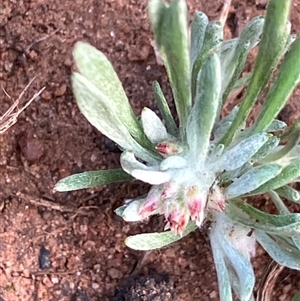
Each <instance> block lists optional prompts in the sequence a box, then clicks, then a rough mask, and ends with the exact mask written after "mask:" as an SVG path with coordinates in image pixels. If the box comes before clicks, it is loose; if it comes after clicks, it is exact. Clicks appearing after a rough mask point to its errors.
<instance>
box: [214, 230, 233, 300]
mask: <svg viewBox="0 0 300 301" xmlns="http://www.w3.org/2000/svg"><path fill="white" fill-rule="evenodd" d="M209 237H210V244H211V249H212V253H213V258H214V263H215V267H216V271H217V277H218V286H219V295H220V301H232V300H233V299H232V292H231V285H230V279H229V274H228V270H227V267H226V264H225V260H224V255H223V252H222V248H221V246H220V244H219V239H218V235H216V233H215V231H214V228H213V229H212V230H211V233H210V235H209Z"/></svg>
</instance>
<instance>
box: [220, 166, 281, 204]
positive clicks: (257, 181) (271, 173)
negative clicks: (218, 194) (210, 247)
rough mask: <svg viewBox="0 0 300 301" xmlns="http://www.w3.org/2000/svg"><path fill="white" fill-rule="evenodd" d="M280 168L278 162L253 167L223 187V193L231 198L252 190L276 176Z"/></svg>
mask: <svg viewBox="0 0 300 301" xmlns="http://www.w3.org/2000/svg"><path fill="white" fill-rule="evenodd" d="M281 170H282V167H281V166H280V165H278V164H267V165H262V166H257V167H254V168H252V169H250V170H249V171H248V172H246V173H244V174H243V175H242V176H240V177H239V178H238V179H236V180H235V181H234V182H233V183H232V184H231V185H230V186H229V187H228V188H226V189H225V191H224V194H225V196H226V198H228V199H232V198H235V197H237V196H241V195H243V194H245V193H248V192H250V191H253V190H254V189H256V188H258V187H259V186H261V185H262V184H264V183H266V182H267V181H269V180H270V179H272V178H274V177H275V176H277V175H278V174H279V173H280V172H281Z"/></svg>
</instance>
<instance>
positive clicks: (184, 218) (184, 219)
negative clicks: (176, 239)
mask: <svg viewBox="0 0 300 301" xmlns="http://www.w3.org/2000/svg"><path fill="white" fill-rule="evenodd" d="M166 219H167V221H168V225H167V226H169V227H170V228H171V231H172V232H173V233H174V234H175V235H178V234H179V235H182V232H183V230H184V229H185V227H186V226H187V224H188V222H189V214H188V212H187V210H184V209H183V210H182V209H180V208H178V209H174V210H171V211H170V212H169V213H168V214H167V216H166Z"/></svg>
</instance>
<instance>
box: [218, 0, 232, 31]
mask: <svg viewBox="0 0 300 301" xmlns="http://www.w3.org/2000/svg"><path fill="white" fill-rule="evenodd" d="M230 5H231V0H225V1H224V4H223V8H222V11H221V14H220V18H219V20H220V22H221V24H222V26H223V27H224V26H225V23H226V20H227V17H228V14H229V9H230Z"/></svg>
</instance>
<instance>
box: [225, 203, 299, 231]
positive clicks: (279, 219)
mask: <svg viewBox="0 0 300 301" xmlns="http://www.w3.org/2000/svg"><path fill="white" fill-rule="evenodd" d="M235 205H237V206H238V207H236V206H235ZM227 207H228V208H226V211H227V214H228V216H229V217H230V218H232V219H233V220H235V221H237V222H239V223H241V224H243V225H245V226H248V227H251V228H253V229H258V230H261V231H264V232H266V233H271V234H276V235H283V234H287V235H292V234H297V233H298V232H299V230H300V214H296V213H291V214H285V215H273V214H268V213H264V212H262V211H260V210H258V209H256V208H254V207H252V206H250V205H249V204H247V203H245V202H243V201H237V200H234V201H232V202H231V203H230V204H229V205H228V206H227ZM245 213H246V214H247V215H246V216H245Z"/></svg>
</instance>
